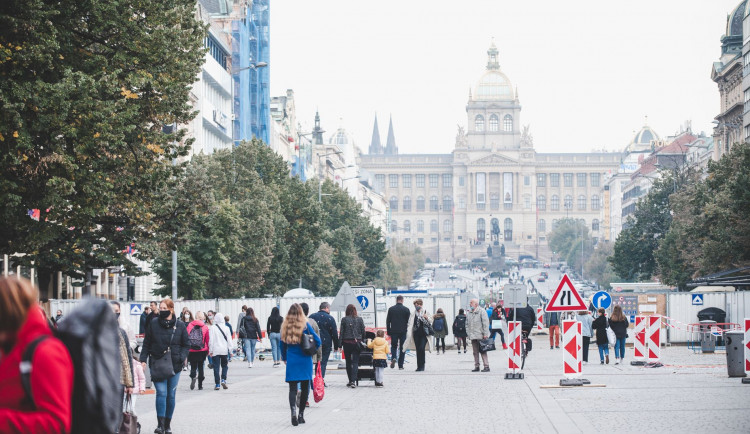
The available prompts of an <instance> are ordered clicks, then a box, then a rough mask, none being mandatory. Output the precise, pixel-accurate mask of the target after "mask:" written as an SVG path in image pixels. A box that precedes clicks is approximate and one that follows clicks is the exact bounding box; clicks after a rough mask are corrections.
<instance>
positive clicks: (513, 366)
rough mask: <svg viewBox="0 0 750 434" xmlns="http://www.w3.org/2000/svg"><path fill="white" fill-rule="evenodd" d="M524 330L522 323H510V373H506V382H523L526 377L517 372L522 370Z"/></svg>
mask: <svg viewBox="0 0 750 434" xmlns="http://www.w3.org/2000/svg"><path fill="white" fill-rule="evenodd" d="M521 337H522V330H521V322H520V321H509V322H508V340H509V343H508V371H510V372H506V373H505V379H506V380H522V379H523V377H524V375H523V373H521V372H516V370H517V369H520V368H521V345H523V342H522V341H521Z"/></svg>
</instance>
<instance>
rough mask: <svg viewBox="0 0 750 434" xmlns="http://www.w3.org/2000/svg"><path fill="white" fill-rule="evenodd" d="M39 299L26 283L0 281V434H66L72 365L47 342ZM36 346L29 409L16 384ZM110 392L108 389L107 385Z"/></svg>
mask: <svg viewBox="0 0 750 434" xmlns="http://www.w3.org/2000/svg"><path fill="white" fill-rule="evenodd" d="M38 299H39V293H38V292H37V289H36V288H35V287H34V286H32V284H31V282H29V281H28V280H26V279H17V278H15V277H3V278H0V409H2V410H0V432H4V433H5V432H49V433H63V432H70V430H71V425H72V403H71V401H72V398H73V362H72V361H71V359H70V353H68V350H67V349H66V348H65V346H64V345H63V344H62V342H60V341H59V340H58V339H56V338H54V337H53V336H52V331H51V330H50V328H49V326H48V325H47V321H46V317H45V314H44V311H42V309H40V308H39V307H38V306H37V302H38ZM40 338H44V340H43V341H41V342H38V344H37V347H36V350H35V351H34V357H33V363H32V364H33V366H32V368H33V369H32V370H31V374H30V376H31V381H30V383H31V394H32V396H33V399H34V401H33V402H34V403H35V404H36V408H34V406H33V405H32V404H31V402H30V400H29V399H28V396H27V395H26V392H25V391H24V388H23V386H22V382H21V369H20V365H21V359H22V357H23V354H24V352H25V351H26V348H27V347H29V346H30V345H32V344H33V343H35V342H37V340H38V339H40ZM113 387H114V385H113Z"/></svg>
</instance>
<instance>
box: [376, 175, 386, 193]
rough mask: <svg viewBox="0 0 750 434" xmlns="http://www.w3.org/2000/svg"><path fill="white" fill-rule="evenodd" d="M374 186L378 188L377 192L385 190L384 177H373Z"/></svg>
mask: <svg viewBox="0 0 750 434" xmlns="http://www.w3.org/2000/svg"><path fill="white" fill-rule="evenodd" d="M375 184H376V185H377V186H378V189H379V190H381V191H382V190H384V189H385V175H375Z"/></svg>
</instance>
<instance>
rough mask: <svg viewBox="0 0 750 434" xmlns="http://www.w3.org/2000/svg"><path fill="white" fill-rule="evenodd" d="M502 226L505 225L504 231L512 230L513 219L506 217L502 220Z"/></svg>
mask: <svg viewBox="0 0 750 434" xmlns="http://www.w3.org/2000/svg"><path fill="white" fill-rule="evenodd" d="M503 226H504V227H505V230H506V231H512V230H513V220H511V219H510V218H506V219H505V221H503Z"/></svg>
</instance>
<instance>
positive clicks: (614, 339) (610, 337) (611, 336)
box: [607, 321, 617, 347]
mask: <svg viewBox="0 0 750 434" xmlns="http://www.w3.org/2000/svg"><path fill="white" fill-rule="evenodd" d="M607 341H608V342H609V344H610V345H612V346H613V347H614V346H615V343H617V336H615V332H614V330H612V328H610V326H609V321H607Z"/></svg>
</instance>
